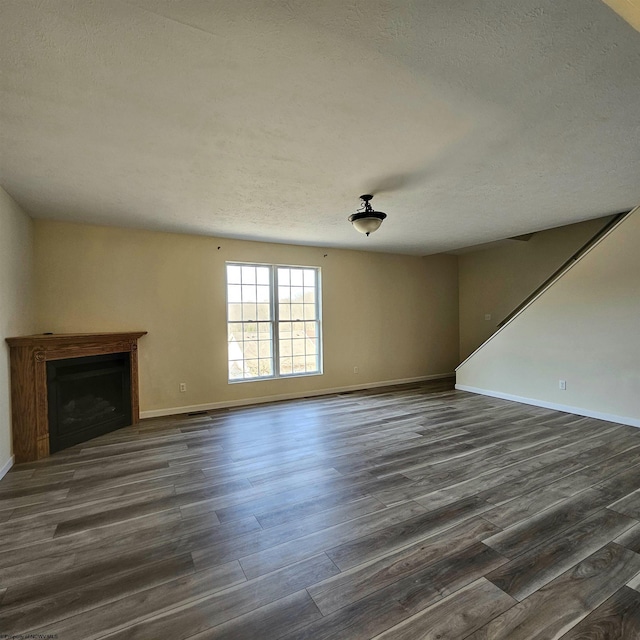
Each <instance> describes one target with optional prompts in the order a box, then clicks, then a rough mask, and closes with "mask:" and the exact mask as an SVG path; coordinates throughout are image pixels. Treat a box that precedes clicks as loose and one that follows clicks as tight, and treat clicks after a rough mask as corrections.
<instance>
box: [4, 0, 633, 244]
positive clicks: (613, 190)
mask: <svg viewBox="0 0 640 640" xmlns="http://www.w3.org/2000/svg"><path fill="white" fill-rule="evenodd" d="M620 1H622V0H620ZM624 1H625V2H627V4H629V0H624ZM634 1H635V0H634ZM609 4H613V1H612V0H610V1H609ZM0 61H1V75H0V184H2V186H3V187H4V188H5V189H6V190H7V191H8V192H9V193H10V194H11V195H12V196H13V197H14V198H15V199H16V200H17V201H18V202H19V203H20V204H21V205H22V206H23V207H24V209H25V210H26V211H27V212H28V213H29V214H30V215H32V216H33V217H35V218H53V219H59V220H68V221H76V222H86V223H93V224H105V225H118V226H129V227H137V228H147V229H157V230H164V231H175V232H181V233H194V234H203V235H213V236H218V237H233V238H244V239H253V240H265V241H276V242H286V243H296V244H309V245H317V246H322V247H343V248H352V249H369V250H374V251H390V252H397V253H407V254H417V255H423V254H430V253H436V252H441V251H451V250H455V249H458V248H461V247H467V246H471V245H476V244H480V243H486V242H490V241H494V240H498V239H501V238H506V237H509V236H514V235H518V234H524V233H528V232H532V231H538V230H541V229H545V228H550V227H555V226H559V225H563V224H569V223H572V222H579V221H582V220H586V219H590V218H595V217H599V216H603V215H607V214H611V213H615V212H619V211H622V210H627V209H630V208H632V207H633V206H635V205H638V204H640V33H638V32H637V31H636V30H634V28H633V27H632V26H631V24H630V23H629V22H627V21H626V20H625V19H623V17H621V16H620V15H618V14H617V13H616V12H615V11H614V10H613V9H612V8H611V7H610V6H607V4H605V3H604V2H601V1H600V0H563V2H558V1H557V0H545V1H542V0H460V1H458V2H451V0H414V1H409V0H316V1H309V0H216V1H212V0H129V1H124V0H44V1H43V0H38V1H36V0H0ZM363 193H374V194H375V197H374V199H373V201H372V204H373V205H374V208H376V209H379V210H382V211H385V212H386V213H387V214H388V218H387V220H386V221H385V222H384V224H383V225H382V227H381V228H380V230H379V231H377V232H376V233H375V234H373V235H371V236H370V237H369V238H366V237H365V236H363V235H361V234H359V233H357V232H356V231H355V230H354V229H353V228H352V226H351V225H350V224H349V223H348V222H347V217H348V216H349V214H351V213H353V212H355V211H356V209H357V208H358V207H359V206H360V201H359V196H360V194H363Z"/></svg>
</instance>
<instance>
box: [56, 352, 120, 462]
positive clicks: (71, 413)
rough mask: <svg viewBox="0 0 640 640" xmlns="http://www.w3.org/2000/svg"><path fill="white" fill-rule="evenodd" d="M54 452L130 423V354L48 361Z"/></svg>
mask: <svg viewBox="0 0 640 640" xmlns="http://www.w3.org/2000/svg"><path fill="white" fill-rule="evenodd" d="M47 395H48V398H47V399H48V404H49V447H50V451H51V453H54V452H55V451H60V450H61V449H65V448H67V447H71V446H73V445H74V444H78V443H80V442H85V441H86V440H90V439H91V438H95V437H97V436H101V435H103V434H105V433H108V432H109V431H114V430H115V429H119V428H120V427H126V426H128V425H130V424H131V422H132V420H131V366H130V354H129V353H128V352H127V353H110V354H106V355H101V356H88V357H84V358H69V359H66V360H50V361H48V362H47Z"/></svg>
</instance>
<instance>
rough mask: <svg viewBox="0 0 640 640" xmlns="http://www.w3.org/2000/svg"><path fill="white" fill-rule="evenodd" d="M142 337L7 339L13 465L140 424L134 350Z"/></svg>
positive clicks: (95, 335)
mask: <svg viewBox="0 0 640 640" xmlns="http://www.w3.org/2000/svg"><path fill="white" fill-rule="evenodd" d="M145 334H146V331H137V332H127V333H93V334H40V335H32V336H21V337H16V338H7V342H8V344H9V347H10V360H11V413H12V429H13V449H14V454H15V458H16V462H30V461H32V460H39V459H40V458H44V457H46V456H48V455H49V454H50V453H53V452H55V451H58V450H60V449H63V448H65V447H69V446H72V445H74V444H77V443H79V442H83V441H85V440H88V439H90V438H93V437H96V436H97V435H101V434H102V433H107V431H111V430H113V429H117V428H120V427H122V426H126V425H129V424H135V423H137V422H138V421H139V404H138V358H137V350H138V339H139V338H141V337H142V336H143V335H145ZM73 394H75V396H74V395H73Z"/></svg>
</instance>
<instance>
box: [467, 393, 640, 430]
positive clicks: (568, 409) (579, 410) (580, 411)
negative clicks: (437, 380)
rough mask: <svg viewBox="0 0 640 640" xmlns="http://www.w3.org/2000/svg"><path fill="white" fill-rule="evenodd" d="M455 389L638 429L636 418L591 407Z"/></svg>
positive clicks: (638, 423) (507, 394)
mask: <svg viewBox="0 0 640 640" xmlns="http://www.w3.org/2000/svg"><path fill="white" fill-rule="evenodd" d="M456 389H458V390H460V391H469V392H470V393H478V394H480V395H483V396H491V397H492V398H501V399H502V400H512V401H513V402H521V403H522V404H531V405H534V406H535V407H543V408H544V409H554V410H555V411H563V412H564V413H575V414H576V415H579V416H586V417H587V418H597V419H598V420H606V421H607V422H617V423H618V424H626V425H629V426H630V427H638V428H639V429H640V420H639V419H638V418H629V417H628V416H618V415H614V414H612V413H602V412H601V411H592V410H591V409H584V408H583V407H572V406H569V405H566V404H557V403H555V402H546V401H545V400H536V399H535V398H524V397H523V396H514V395H512V394H510V393H502V392H500V391H490V390H489V389H478V388H477V387H469V386H467V385H466V384H456Z"/></svg>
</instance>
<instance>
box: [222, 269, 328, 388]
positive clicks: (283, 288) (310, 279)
mask: <svg viewBox="0 0 640 640" xmlns="http://www.w3.org/2000/svg"><path fill="white" fill-rule="evenodd" d="M320 322H321V317H320V270H319V269H317V268H314V267H293V266H279V265H262V264H239V263H227V326H228V343H229V347H228V348H229V381H240V380H256V379H261V378H279V377H290V376H299V375H311V374H319V373H321V372H322V357H321V356H322V351H321V331H320Z"/></svg>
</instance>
